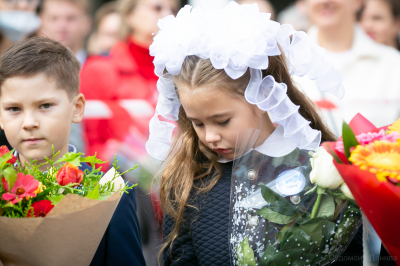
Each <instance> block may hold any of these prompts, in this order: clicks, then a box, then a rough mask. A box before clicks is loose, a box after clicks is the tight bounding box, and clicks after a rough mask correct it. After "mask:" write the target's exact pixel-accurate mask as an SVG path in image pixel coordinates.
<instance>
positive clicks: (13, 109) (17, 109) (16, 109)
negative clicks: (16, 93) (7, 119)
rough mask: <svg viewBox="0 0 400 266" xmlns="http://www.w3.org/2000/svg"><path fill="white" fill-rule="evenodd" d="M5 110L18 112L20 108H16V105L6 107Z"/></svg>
mask: <svg viewBox="0 0 400 266" xmlns="http://www.w3.org/2000/svg"><path fill="white" fill-rule="evenodd" d="M7 110H9V111H11V112H18V111H20V110H21V109H20V108H18V107H10V108H8V109H7Z"/></svg>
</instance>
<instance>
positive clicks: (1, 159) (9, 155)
mask: <svg viewBox="0 0 400 266" xmlns="http://www.w3.org/2000/svg"><path fill="white" fill-rule="evenodd" d="M13 154H14V150H12V151H9V152H7V153H6V154H4V155H3V156H1V157H0V168H1V169H3V167H4V166H5V165H6V163H7V162H8V160H10V159H11V158H12V156H13Z"/></svg>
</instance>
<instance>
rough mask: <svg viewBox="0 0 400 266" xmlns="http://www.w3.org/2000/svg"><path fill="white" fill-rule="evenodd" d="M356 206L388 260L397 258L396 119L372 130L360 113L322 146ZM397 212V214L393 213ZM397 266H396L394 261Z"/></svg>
mask: <svg viewBox="0 0 400 266" xmlns="http://www.w3.org/2000/svg"><path fill="white" fill-rule="evenodd" d="M324 146H325V148H326V149H327V150H328V151H329V152H330V153H331V154H332V156H333V157H334V164H335V166H336V168H337V170H338V171H339V173H340V174H341V176H342V177H343V179H344V181H345V183H346V185H347V187H348V189H347V188H346V190H347V193H348V194H349V195H351V194H352V195H353V196H354V199H355V200H356V202H357V204H358V205H359V206H360V208H361V209H362V211H363V213H364V214H365V215H366V216H367V218H368V220H369V221H370V223H371V224H372V226H373V227H374V229H375V231H376V232H377V234H378V235H379V237H380V238H381V240H382V243H383V245H384V246H385V247H386V249H387V250H388V252H389V253H390V255H391V256H392V257H400V240H399V239H400V227H399V226H398V221H399V220H400V207H398V206H400V205H399V204H400V119H399V120H398V121H396V122H395V123H394V124H392V125H389V126H386V127H382V128H376V127H375V126H374V125H373V124H372V123H371V122H369V121H368V120H367V119H365V118H364V117H363V116H361V115H360V114H358V115H356V116H355V117H354V118H353V120H352V121H351V122H350V123H349V125H347V124H346V123H343V135H342V138H341V139H340V140H339V141H337V142H326V143H324ZM396 209H397V211H396ZM397 264H398V265H400V264H399V263H398V262H397Z"/></svg>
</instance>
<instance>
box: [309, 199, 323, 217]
mask: <svg viewBox="0 0 400 266" xmlns="http://www.w3.org/2000/svg"><path fill="white" fill-rule="evenodd" d="M321 199H322V194H318V198H317V201H316V202H315V205H314V208H313V210H312V213H311V219H312V218H314V217H315V216H316V215H317V212H318V209H319V205H320V204H321Z"/></svg>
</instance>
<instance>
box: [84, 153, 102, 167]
mask: <svg viewBox="0 0 400 266" xmlns="http://www.w3.org/2000/svg"><path fill="white" fill-rule="evenodd" d="M81 162H82V163H88V164H90V165H95V164H103V163H106V161H102V160H100V159H97V158H96V154H95V155H93V156H88V157H81Z"/></svg>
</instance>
